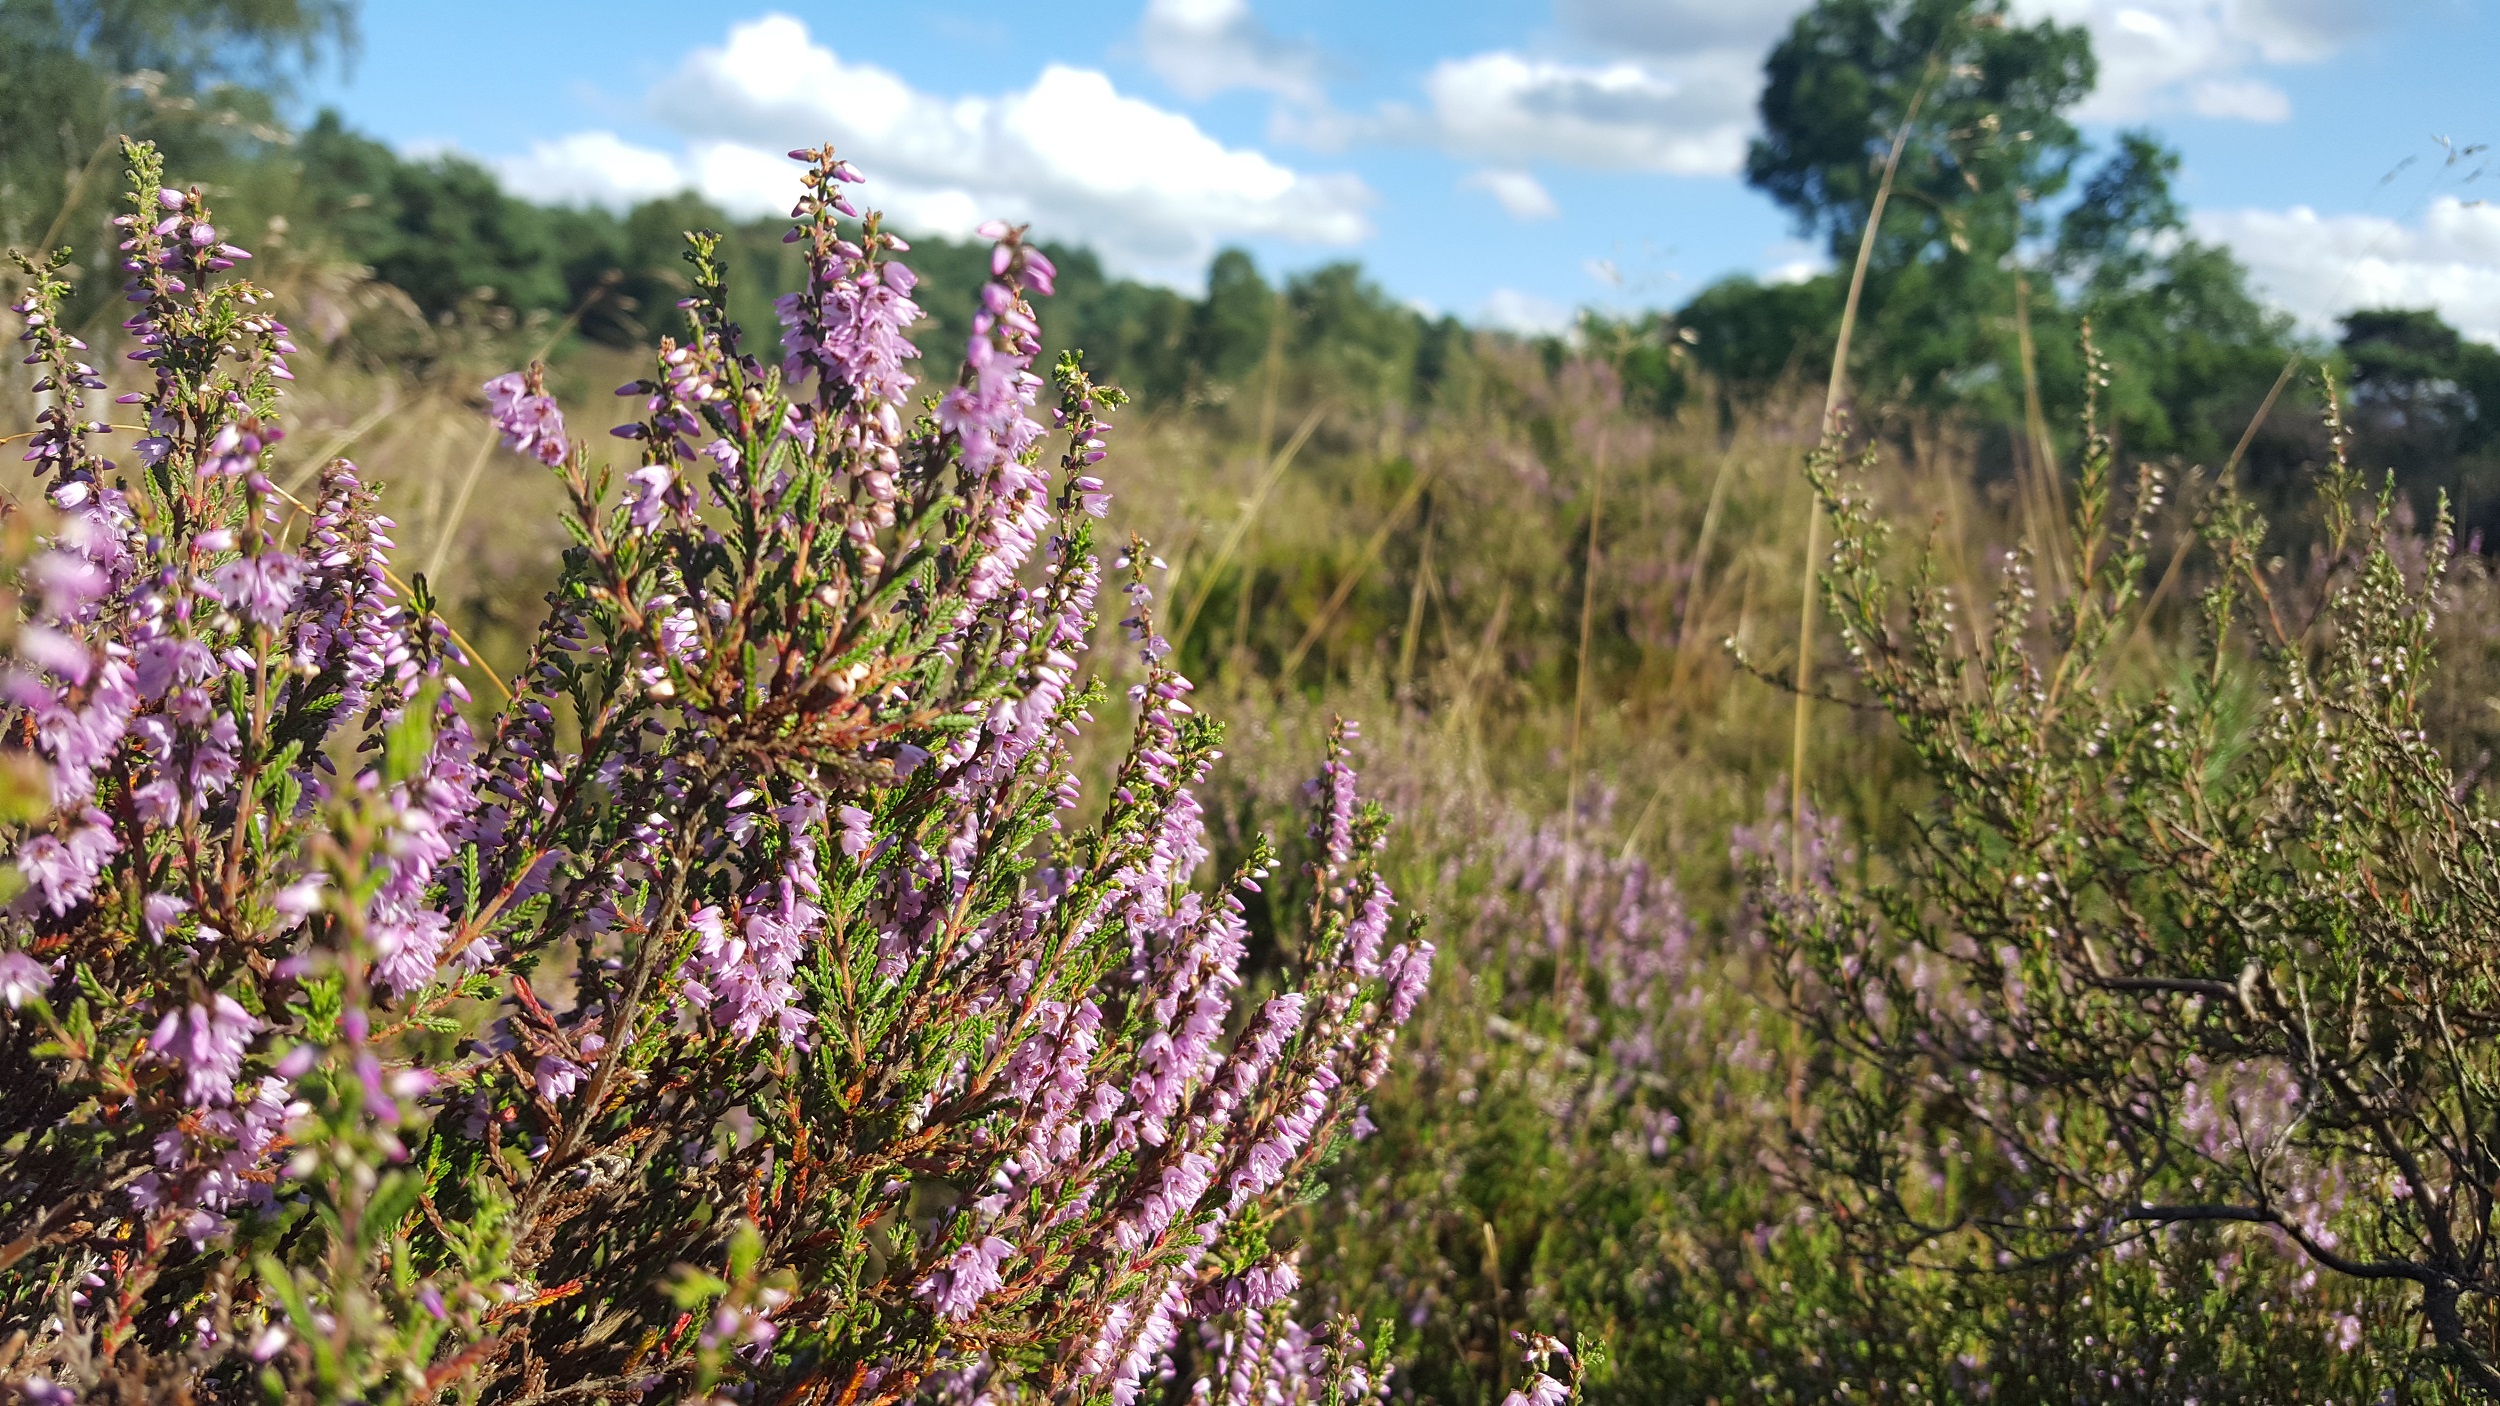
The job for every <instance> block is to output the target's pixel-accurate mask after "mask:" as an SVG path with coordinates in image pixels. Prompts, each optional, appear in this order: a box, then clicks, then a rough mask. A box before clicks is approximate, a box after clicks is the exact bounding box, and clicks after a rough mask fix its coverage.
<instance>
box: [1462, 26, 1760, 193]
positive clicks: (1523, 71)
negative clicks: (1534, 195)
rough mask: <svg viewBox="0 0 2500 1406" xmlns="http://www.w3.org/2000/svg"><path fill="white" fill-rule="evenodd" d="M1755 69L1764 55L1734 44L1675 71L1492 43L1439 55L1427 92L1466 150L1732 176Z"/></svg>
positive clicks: (1747, 124) (1505, 157) (1507, 158)
mask: <svg viewBox="0 0 2500 1406" xmlns="http://www.w3.org/2000/svg"><path fill="white" fill-rule="evenodd" d="M1759 67H1760V58H1759V56H1758V55H1750V54H1744V53H1739V52H1735V51H1724V52H1713V53H1708V54H1702V55H1698V56H1695V57H1693V58H1691V59H1688V60H1685V61H1683V62H1681V63H1680V64H1678V65H1676V66H1674V67H1672V68H1670V67H1667V66H1663V65H1659V64H1653V63H1647V62H1636V61H1633V60H1628V59H1627V60H1621V61H1617V62H1612V63H1604V64H1575V63H1567V62H1562V61H1559V60H1554V59H1544V58H1533V57H1530V56H1527V55H1524V54H1517V53H1511V52H1508V51H1502V50H1497V51H1494V52H1491V53H1483V54H1476V55H1473V56H1471V57H1468V58H1459V59H1447V60H1444V61H1442V62H1441V63H1439V64H1437V65H1435V66H1434V68H1433V70H1432V72H1431V74H1430V75H1429V76H1427V77H1426V78H1425V80H1424V91H1425V94H1426V96H1427V97H1428V98H1429V99H1430V101H1431V114H1432V127H1433V131H1434V133H1435V135H1436V136H1437V137H1438V139H1439V140H1440V142H1441V143H1442V144H1443V145H1445V146H1447V147H1448V148H1449V149H1451V150H1453V151H1457V152H1462V153H1464V154H1466V155H1469V156H1474V157H1478V158H1480V159H1485V160H1492V161H1501V162H1510V163H1524V162H1528V161H1539V160H1543V161H1559V162H1563V163H1565V164H1568V165H1573V166H1586V167H1594V168H1597V169H1601V170H1619V171H1657V172H1665V173H1667V174H1671V175H1679V176H1703V175H1725V174H1727V173H1729V172H1732V171H1734V170H1735V169H1736V168H1737V166H1738V165H1739V164H1740V163H1741V162H1742V161H1743V160H1744V155H1745V138H1746V135H1747V133H1748V132H1749V131H1750V129H1751V125H1752V106H1753V98H1754V90H1755V85H1756V83H1757V81H1758V78H1757V75H1758V70H1759Z"/></svg>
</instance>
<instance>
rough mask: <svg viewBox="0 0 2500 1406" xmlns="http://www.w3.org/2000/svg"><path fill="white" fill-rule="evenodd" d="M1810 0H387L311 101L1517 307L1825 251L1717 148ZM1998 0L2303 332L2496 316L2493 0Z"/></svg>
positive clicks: (686, 174) (635, 168)
mask: <svg viewBox="0 0 2500 1406" xmlns="http://www.w3.org/2000/svg"><path fill="white" fill-rule="evenodd" d="M1800 8H1801V6H1800V5H1799V3H1798V0H1518V2H1517V3H1511V4H1494V3H1483V2H1482V0H1442V3H1436V4H1429V5H1427V4H1417V3H1405V2H1404V0H1355V3H1347V0H1333V3H1332V2H1331V0H1121V2H1120V3H1111V2H1110V0H1077V2H1076V3H1059V4H1053V5H1047V6H1043V5H1030V4H1024V5H1003V4H977V3H970V0H915V3H906V4H887V5H882V6H864V5H857V4H836V3H802V2H801V0H780V3H769V2H768V3H762V4H756V5H745V4H715V5H687V4H683V3H679V4H674V5H664V4H657V3H644V0H608V3H603V4H600V5H597V6H592V5H586V4H574V3H557V2H556V0H533V2H532V3H514V0H504V3H501V4H494V5H489V4H485V3H480V0H427V3H423V4H418V3H411V2H410V0H372V3H370V4H368V5H367V7H366V9H365V12H364V22H363V23H364V45H363V50H362V53H361V56H360V57H359V58H358V59H357V61H356V62H355V63H354V65H353V66H352V68H350V69H349V70H348V71H347V73H346V74H345V75H344V76H343V77H342V76H340V75H338V74H335V73H333V74H330V75H325V77H324V78H323V80H322V81H320V82H319V83H317V84H316V85H315V86H314V87H313V89H312V91H311V92H310V94H309V95H308V96H309V98H310V100H311V101H312V102H316V103H326V104H331V105H335V106H337V107H338V108H340V109H341V110H342V111H343V112H344V113H345V114H346V116H347V117H348V119H349V120H350V121H351V122H352V123H353V124H355V125H356V126H358V127H360V128H363V129H364V130H366V131H369V132H372V133H374V134H376V135H378V136H380V137H382V138H383V139H385V140H387V141H389V142H391V143H393V144H394V145H396V146H398V147H400V148H401V149H403V150H406V151H410V152H429V151H438V150H444V149H456V150H458V151H461V152H463V153H465V154H467V155H470V156H472V157H475V158H477V159H480V160H483V161H485V162H487V163H488V164H489V165H490V166H492V167H493V168H494V169H495V170H496V171H497V172H498V173H499V174H500V175H501V177H502V179H503V180H504V182H505V184H506V185H507V186H508V187H510V188H511V189H513V190H515V191H516V192H519V193H523V194H528V195H531V196H534V197H537V198H541V199H554V200H568V201H600V202H605V203H609V204H616V205H622V204H627V203H630V202H631V201H633V200H635V199H639V198H643V197H646V196H649V195H653V194H658V193H663V192H665V191H668V190H674V189H679V188H683V187H687V186H692V187H695V188H697V189H700V190H702V191H703V192H704V193H705V194H707V195H709V196H711V197H712V198H713V199H714V200H716V201H719V202H720V203H722V204H723V205H725V206H727V207H729V208H730V209H732V210H733V211H736V212H739V213H757V212H761V211H764V210H767V209H771V208H774V207H786V206H787V204H788V200H789V197H790V194H791V193H792V192H793V191H794V190H795V186H794V185H793V184H791V181H790V177H789V175H788V172H787V170H786V169H785V165H786V163H784V162H782V161H781V158H780V153H781V152H782V151H783V150H784V149H786V148H788V147H790V146H792V145H795V144H799V143H801V142H812V141H814V140H818V139H821V138H824V137H831V138H833V139H834V140H835V142H836V144H837V146H838V147H839V148H840V149H841V150H843V151H844V152H845V153H846V154H849V155H851V156H852V157H853V158H854V159H855V160H856V161H857V162H858V164H859V165H860V166H861V167H862V169H863V170H864V171H865V172H866V173H867V175H868V176H869V178H870V184H869V186H868V188H867V192H868V198H869V199H870V200H871V201H872V202H874V203H876V204H878V205H881V206H883V207H884V208H886V209H887V210H889V211H890V212H892V213H893V214H894V215H895V217H896V218H897V220H898V222H899V223H901V224H903V225H905V226H906V227H913V226H917V227H920V228H925V229H929V230H933V231H936V232H942V233H950V234H961V233H964V232H966V231H968V230H969V229H970V228H971V227H972V226H973V225H975V224H977V223H979V222H980V221H981V220H983V219H987V218H991V217H1004V218H1009V219H1015V220H1027V221H1031V222H1032V223H1033V224H1034V226H1035V228H1036V231H1037V232H1038V233H1040V234H1042V235H1044V236H1045V237H1051V238H1061V239H1068V240H1072V241H1077V242H1083V243H1087V244H1091V245H1093V246H1094V247H1095V248H1096V249H1098V250H1099V251H1100V252H1101V253H1102V254H1103V256H1104V258H1105V259H1106V261H1107V262H1109V263H1110V264H1111V266H1112V267H1113V268H1114V269H1115V270H1116V271H1119V272H1123V273H1128V274H1131V275H1134V276H1137V277H1142V278H1148V279H1152V280H1155V281H1158V282H1164V283H1169V284H1172V285H1174V286H1178V287H1183V288H1189V287H1193V286H1194V285H1195V284H1196V282H1197V280H1198V278H1199V276H1200V275H1201V273H1202V272H1203V270H1204V267H1205V263H1206V259H1207V257H1208V255H1209V254H1210V253H1211V252H1212V251H1213V250H1214V249H1215V248H1217V247H1220V246H1221V245H1224V244H1241V245H1244V246H1247V247H1249V248H1250V249H1252V250H1254V251H1255V252H1256V253H1257V254H1258V255H1259V258H1260V260H1261V263H1262V264H1263V265H1264V266H1266V267H1267V268H1269V269H1270V270H1283V269H1291V268H1296V267H1304V266H1308V265H1311V264H1315V263H1320V262H1324V261H1327V260H1331V259H1343V258H1356V259H1360V260H1361V261H1362V262H1363V263H1364V264H1365V266H1366V267H1367V268H1368V269H1370V271H1371V272H1372V273H1373V275H1374V276H1375V277H1377V278H1378V279H1379V280H1380V281H1381V282H1382V283H1383V284H1384V285H1386V286H1387V287H1388V288H1389V289H1390V290H1391V291H1392V292H1394V293H1396V294H1397V295H1398V296H1400V297H1403V298H1407V299H1409V300H1412V301H1414V302H1415V303H1417V304H1418V305H1421V306H1425V307H1429V308H1431V309H1433V310H1436V311H1447V312H1453V313H1457V314H1459V315H1460V316H1463V317H1467V318H1470V319H1472V320H1477V321H1482V322H1490V323H1496V324H1505V325H1512V326H1519V327H1537V326H1552V325H1557V324H1559V322H1560V321H1561V320H1562V319H1563V318H1564V317H1566V316H1567V314H1568V311H1569V309H1571V308H1573V307H1576V306H1583V305H1595V306H1601V307H1611V308H1628V307H1636V306H1654V305H1662V304H1673V303H1677V302H1681V301H1682V300H1683V299H1684V298H1686V297H1688V296H1690V294H1691V293H1692V292H1693V291H1695V290H1697V289H1698V288H1700V287H1702V286H1703V285H1705V284H1707V283H1708V282H1709V281H1710V280H1712V279H1714V278H1716V277H1719V276H1721V275H1724V274H1728V273H1735V272H1742V273H1751V274H1755V275H1757V276H1764V277H1778V276H1781V275H1782V274H1783V273H1793V272H1794V271H1796V270H1798V269H1799V268H1802V267H1805V266H1807V265H1808V264H1809V263H1810V261H1811V260H1812V258H1813V257H1814V255H1815V252H1816V251H1814V250H1812V249H1810V248H1808V247H1806V246H1804V245H1801V244H1799V243H1798V242H1796V241H1795V240H1794V239H1793V238H1792V237H1791V231H1790V229H1789V228H1788V226H1787V223H1786V221H1785V219H1784V218H1783V217H1782V216H1781V214H1780V213H1779V212H1778V211H1777V210H1775V209H1774V208H1773V207H1772V206H1771V205H1770V203H1769V202H1768V201H1766V200H1764V199H1763V198H1761V197H1760V196H1758V195H1756V194H1754V193H1753V192H1752V191H1750V190H1748V189H1747V188H1746V187H1745V186H1744V184H1743V182H1742V180H1741V179H1740V178H1739V177H1738V176H1737V174H1736V168H1737V166H1738V164H1739V163H1740V162H1741V160H1742V153H1743V149H1744V142H1745V139H1746V137H1747V136H1748V135H1749V134H1750V132H1751V130H1752V121H1753V113H1752V104H1753V99H1754V96H1755V94H1756V92H1757V91H1758V86H1759V78H1760V69H1761V61H1762V57H1763V55H1764V53H1765V52H1766V51H1767V49H1768V47H1769V45H1770V44H1771V42H1772V41H1773V40H1774V39H1775V38H1776V36H1777V35H1778V34H1779V33H1780V32H1781V31H1782V30H1783V29H1784V28H1785V26H1786V24H1787V22H1788V21H1789V20H1790V19H1791V18H1792V17H1793V16H1794V15H1795V13H1796V12H1797V11H1798V9H1800ZM2016 9H2017V13H2018V14H2021V15H2025V16H2040V15H2050V16H2054V17H2056V18H2058V19H2060V20H2061V21H2064V22H2067V23H2080V24H2084V25H2086V26H2087V27H2089V28H2090V29H2091V31H2092V33H2093V36H2094V40H2095V45H2096V49H2097V51H2098V53H2099V54H2100V57H2101V64H2102V72H2103V82H2102V87H2101V90H2100V92H2099V93H2098V94H2096V96H2095V97H2094V98H2093V100H2092V101H2091V103H2090V104H2088V105H2087V107H2086V109H2085V112H2084V114H2083V115H2084V117H2085V118H2086V123H2085V126H2086V130H2087V131H2088V132H2089V133H2091V134H2092V135H2093V136H2094V137H2095V138H2096V139H2104V140H2105V139H2106V138H2107V137H2108V136H2109V135H2110V134H2111V133H2113V132H2115V131H2116V130H2118V129H2119V128H2120V127H2122V126H2129V125H2139V124H2140V125H2150V126H2152V127H2154V128H2156V129H2158V130H2159V131H2161V132H2162V133H2163V134H2164V136H2165V137H2166V138H2167V139H2168V140H2169V141H2170V142H2171V143H2172V144H2173V145H2175V146H2177V147H2179V148H2180V150H2181V151H2182V152H2183V154H2184V156H2185V167H2184V171H2183V176H2182V182H2181V193H2182V194H2183V196H2184V197H2185V198H2186V200H2187V202H2188V203H2189V205H2190V206H2191V208H2192V209H2193V210H2194V211H2195V212H2196V213H2195V220H2196V224H2195V228H2196V231H2197V233H2198V234H2199V235H2200V236H2202V237H2204V238H2207V239H2213V240H2220V241H2224V242H2227V243H2229V244H2230V245H2231V246H2232V247H2233V248H2234V249H2236V250H2237V251H2238V252H2239V253H2240V255H2241V257H2242V259H2243V260H2244V261H2246V262H2247V263H2248V264H2249V266H2250V268H2251V270H2252V272H2253V273H2254V274H2255V276H2256V279H2257V281H2258V283H2259V285H2260V287H2261V289H2263V290H2264V291H2266V292H2267V293H2268V294H2269V295H2270V296H2271V297H2272V298H2273V299H2274V300H2275V301H2276V302H2278V303H2279V304H2281V305H2282V306H2284V307H2286V308H2288V309H2289V310H2291V311H2293V312H2294V313H2296V314H2298V315H2299V316H2300V317H2301V318H2302V319H2303V321H2304V323H2305V324H2306V325H2308V326H2310V327H2312V328H2313V329H2315V328H2323V327H2324V326H2325V325H2326V323H2327V321H2328V320H2329V319H2330V318H2331V317H2332V315H2333V314H2334V313H2336V312H2339V311H2342V310H2345V309H2347V308H2350V307H2354V306H2360V305H2368V304H2389V303H2393V304H2403V305H2409V306H2426V305H2427V306H2436V307H2438V308H2440V309H2441V310H2442V311H2443V312H2445V313H2446V314H2447V315H2448V316H2449V318H2450V319H2451V320H2452V321H2455V322H2456V323H2458V324H2459V325H2460V326H2462V327H2464V328H2466V329H2467V330H2468V331H2469V332H2470V333H2472V334H2474V335H2476V336H2479V337H2481V338H2483V339H2485V340H2491V341H2500V204H2494V205H2486V204H2481V203H2478V200H2477V198H2478V197H2482V196H2492V197H2500V165H2495V164H2490V163H2489V162H2488V159H2487V156H2486V154H2481V153H2477V154H2474V155H2472V156H2467V157H2464V158H2462V159H2456V160H2451V159H2450V157H2451V155H2452V153H2455V152H2459V151H2464V150H2466V149H2468V148H2470V147H2472V146H2474V145H2476V144H2478V143H2482V142H2485V141H2496V140H2500V97H2495V96H2494V94H2495V92H2496V91H2500V89H2495V88H2494V86H2493V83H2492V69H2493V67H2494V63H2495V61H2496V60H2500V3H2492V0H2017V4H2016ZM2443 137H2444V138H2446V139H2448V142H2449V145H2448V146H2447V147H2442V146H2441V145H2439V139H2440V138H2443ZM2408 160H2409V161H2410V164H2405V163H2407V162H2408ZM2486 171H2488V172H2489V174H2485V172H2486ZM2391 172H2393V173H2394V176H2393V179H2389V176H2390V173H2391Z"/></svg>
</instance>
